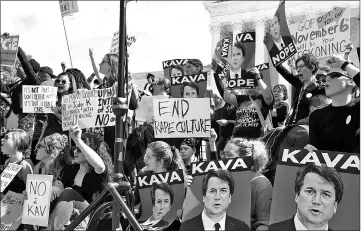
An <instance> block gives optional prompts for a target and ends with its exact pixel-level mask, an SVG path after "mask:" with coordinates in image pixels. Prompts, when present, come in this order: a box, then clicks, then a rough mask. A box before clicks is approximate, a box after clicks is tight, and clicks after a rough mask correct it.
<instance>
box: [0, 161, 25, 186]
mask: <svg viewBox="0 0 361 231" xmlns="http://www.w3.org/2000/svg"><path fill="white" fill-rule="evenodd" d="M21 168H22V166H21V165H19V164H14V163H10V164H8V165H7V166H6V168H5V169H4V171H3V172H2V173H1V177H0V178H1V189H0V192H4V190H5V189H6V187H8V185H9V184H10V183H11V181H12V180H13V179H14V177H15V176H16V175H17V174H18V172H19V171H20V170H21Z"/></svg>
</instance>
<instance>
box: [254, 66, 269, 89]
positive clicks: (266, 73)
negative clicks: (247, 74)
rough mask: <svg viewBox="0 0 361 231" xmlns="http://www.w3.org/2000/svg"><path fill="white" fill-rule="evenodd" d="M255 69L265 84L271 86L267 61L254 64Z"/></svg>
mask: <svg viewBox="0 0 361 231" xmlns="http://www.w3.org/2000/svg"><path fill="white" fill-rule="evenodd" d="M256 68H257V70H258V71H259V73H260V75H261V78H262V80H263V81H264V82H265V83H266V85H267V86H272V84H271V74H270V70H269V63H262V64H259V65H256Z"/></svg>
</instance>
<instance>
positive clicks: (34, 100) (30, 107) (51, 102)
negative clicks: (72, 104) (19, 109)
mask: <svg viewBox="0 0 361 231" xmlns="http://www.w3.org/2000/svg"><path fill="white" fill-rule="evenodd" d="M56 99H57V88H56V87H50V86H31V85H24V86H23V112H25V113H53V111H52V110H51V107H52V106H53V107H55V106H56Z"/></svg>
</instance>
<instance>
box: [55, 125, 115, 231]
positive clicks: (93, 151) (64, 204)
mask: <svg viewBox="0 0 361 231" xmlns="http://www.w3.org/2000/svg"><path fill="white" fill-rule="evenodd" d="M70 136H71V138H72V139H73V141H74V142H75V144H76V147H75V148H74V162H75V163H74V164H72V165H70V166H67V167H66V168H65V169H64V173H63V176H62V177H61V179H60V182H59V184H60V185H61V186H57V187H62V188H65V189H64V190H63V191H62V192H61V193H60V196H59V197H58V199H57V203H56V205H55V208H54V210H53V212H52V213H51V214H50V217H49V224H48V229H49V230H60V229H62V228H63V227H64V225H65V224H66V223H67V222H68V221H69V219H70V218H71V215H72V213H73V210H74V209H77V210H79V211H83V210H84V209H85V208H87V207H88V206H89V204H90V203H91V202H92V201H93V197H94V195H96V194H97V193H99V192H100V191H101V190H103V189H104V186H105V185H106V184H107V183H108V182H109V181H110V180H111V177H112V173H113V165H112V161H111V159H110V156H109V148H108V147H107V145H106V144H105V143H104V142H103V139H102V137H101V136H100V135H99V134H97V133H91V132H85V133H84V134H82V131H81V129H80V128H79V127H77V126H75V127H72V128H71V129H70Z"/></svg>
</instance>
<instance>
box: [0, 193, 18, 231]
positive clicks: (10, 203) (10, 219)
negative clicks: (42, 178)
mask: <svg viewBox="0 0 361 231" xmlns="http://www.w3.org/2000/svg"><path fill="white" fill-rule="evenodd" d="M23 205H24V195H23V194H19V193H14V192H12V191H9V192H8V193H6V195H5V196H4V197H3V199H2V200H1V212H0V213H1V225H0V230H17V228H18V227H19V225H20V223H21V216H22V214H23Z"/></svg>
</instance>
